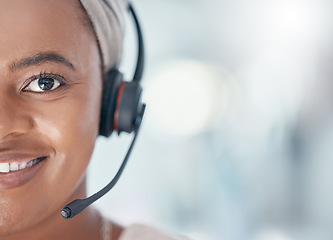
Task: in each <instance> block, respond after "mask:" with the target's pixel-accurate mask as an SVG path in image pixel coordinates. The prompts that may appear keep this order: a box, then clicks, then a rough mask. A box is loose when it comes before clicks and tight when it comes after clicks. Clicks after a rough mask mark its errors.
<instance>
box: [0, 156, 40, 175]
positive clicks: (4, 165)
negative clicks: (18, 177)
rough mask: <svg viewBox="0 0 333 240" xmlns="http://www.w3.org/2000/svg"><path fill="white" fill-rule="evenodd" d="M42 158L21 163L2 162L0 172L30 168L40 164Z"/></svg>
mask: <svg viewBox="0 0 333 240" xmlns="http://www.w3.org/2000/svg"><path fill="white" fill-rule="evenodd" d="M39 162H40V160H38V159H34V160H31V161H29V162H22V163H21V164H20V163H0V173H8V172H15V171H19V170H22V169H25V168H30V167H32V166H34V165H36V164H38V163H39Z"/></svg>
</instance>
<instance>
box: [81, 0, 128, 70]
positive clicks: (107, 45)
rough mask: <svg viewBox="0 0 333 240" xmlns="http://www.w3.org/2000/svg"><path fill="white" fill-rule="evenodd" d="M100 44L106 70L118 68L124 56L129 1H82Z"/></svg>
mask: <svg viewBox="0 0 333 240" xmlns="http://www.w3.org/2000/svg"><path fill="white" fill-rule="evenodd" d="M80 1H81V3H82V6H83V7H84V8H85V9H86V12H87V14H88V16H89V17H90V20H91V22H92V24H93V27H94V29H95V32H96V35H97V40H98V42H99V45H100V48H101V52H102V58H103V63H104V70H105V71H108V70H110V69H111V68H114V67H117V66H118V65H119V61H120V58H121V54H122V45H123V35H124V12H125V11H126V9H127V5H128V3H127V0H80Z"/></svg>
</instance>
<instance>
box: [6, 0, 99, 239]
mask: <svg viewBox="0 0 333 240" xmlns="http://www.w3.org/2000/svg"><path fill="white" fill-rule="evenodd" d="M101 89H102V80H101V70H100V56H99V50H98V46H97V42H96V40H95V37H94V35H93V33H92V31H89V28H88V27H87V26H86V25H85V24H84V17H83V12H82V10H81V9H80V8H79V5H78V1H76V0H57V1H54V0H0V172H1V173H0V237H1V236H4V235H7V234H9V233H14V232H18V231H22V230H23V229H26V228H28V227H31V226H33V225H35V224H37V223H39V222H40V221H42V220H45V219H47V218H48V217H50V216H52V215H55V214H57V215H59V212H60V209H61V208H62V207H63V205H65V204H66V203H68V201H69V200H72V199H73V198H75V197H84V194H85V193H84V191H85V185H84V184H85V183H84V176H85V169H86V167H87V165H88V163H89V160H90V157H91V154H92V151H93V147H94V142H95V139H96V137H97V135H98V127H99V115H100V99H101ZM34 159H35V160H38V161H33V160H34ZM39 161H41V162H39ZM38 162H39V163H38ZM31 164H36V165H33V166H31V167H29V166H30V165H31ZM20 168H22V169H21V170H18V169H20ZM8 171H10V172H8Z"/></svg>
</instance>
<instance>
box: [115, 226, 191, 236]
mask: <svg viewBox="0 0 333 240" xmlns="http://www.w3.org/2000/svg"><path fill="white" fill-rule="evenodd" d="M186 239H187V240H188V238H185V237H182V236H175V235H171V234H167V233H164V232H162V231H160V230H157V229H154V228H151V227H147V226H144V225H139V224H134V225H131V226H129V227H127V228H125V229H124V231H123V233H122V234H121V236H120V238H119V240H186Z"/></svg>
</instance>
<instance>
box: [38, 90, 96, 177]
mask: <svg viewBox="0 0 333 240" xmlns="http://www.w3.org/2000/svg"><path fill="white" fill-rule="evenodd" d="M100 99H101V84H99V85H98V86H96V85H95V86H91V84H88V85H79V86H76V90H75V94H74V91H73V93H69V94H68V95H67V96H66V97H64V98H63V99H60V100H58V101H56V102H54V103H52V104H50V107H49V109H48V110H47V111H46V110H45V109H44V110H43V111H41V112H42V113H41V114H39V116H40V118H38V119H35V123H36V125H37V126H38V127H37V128H38V131H39V133H40V134H41V135H44V138H45V139H46V141H47V143H48V144H50V146H51V147H52V148H54V152H55V160H54V161H53V162H51V161H50V165H52V166H53V168H52V171H50V172H49V179H51V180H52V179H53V180H55V179H58V178H59V175H63V178H62V179H67V178H68V176H67V175H71V176H76V177H78V176H79V175H80V174H82V172H84V170H85V168H86V166H87V164H88V163H89V160H90V157H91V154H92V150H93V147H94V143H95V140H96V137H97V136H98V130H99V116H100ZM63 169H67V171H68V172H70V174H68V172H65V171H63ZM62 179H60V180H62Z"/></svg>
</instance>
